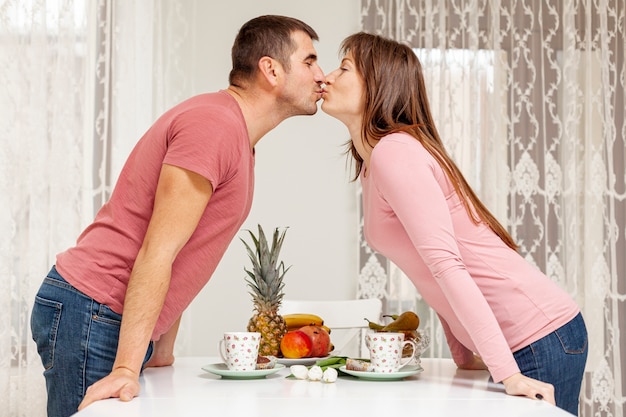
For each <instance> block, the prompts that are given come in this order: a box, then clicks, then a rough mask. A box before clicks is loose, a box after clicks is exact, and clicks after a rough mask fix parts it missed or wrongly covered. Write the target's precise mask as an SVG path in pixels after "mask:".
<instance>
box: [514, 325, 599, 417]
mask: <svg viewBox="0 0 626 417" xmlns="http://www.w3.org/2000/svg"><path fill="white" fill-rule="evenodd" d="M588 349H589V346H588V342H587V328H586V327H585V322H584V320H583V317H582V315H581V314H578V315H577V316H576V317H575V318H573V319H572V320H571V321H570V322H569V323H567V324H565V325H564V326H562V327H561V328H559V329H557V330H555V331H554V332H552V333H550V334H549V335H547V336H545V337H543V338H541V339H539V340H538V341H536V342H534V343H531V344H530V345H529V346H527V347H525V348H523V349H520V350H518V351H517V352H515V353H514V354H513V356H515V360H516V361H517V365H518V366H519V368H520V370H521V371H522V374H524V375H526V376H528V377H530V378H534V379H538V380H540V381H544V382H548V383H550V384H552V385H554V396H555V399H556V405H557V406H558V407H560V408H562V409H564V410H566V411H568V412H570V413H572V414H574V415H578V402H579V398H580V387H581V384H582V379H583V374H584V372H585V364H586V362H587V352H588Z"/></svg>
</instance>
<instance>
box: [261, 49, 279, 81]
mask: <svg viewBox="0 0 626 417" xmlns="http://www.w3.org/2000/svg"><path fill="white" fill-rule="evenodd" d="M281 71H282V67H281V65H280V64H279V63H278V61H276V60H275V59H273V58H270V57H269V56H264V57H262V58H261V59H259V72H260V73H261V74H262V76H263V78H265V79H266V80H267V82H268V83H269V84H270V85H271V86H272V87H274V86H275V85H276V84H277V83H278V76H279V75H280V73H281Z"/></svg>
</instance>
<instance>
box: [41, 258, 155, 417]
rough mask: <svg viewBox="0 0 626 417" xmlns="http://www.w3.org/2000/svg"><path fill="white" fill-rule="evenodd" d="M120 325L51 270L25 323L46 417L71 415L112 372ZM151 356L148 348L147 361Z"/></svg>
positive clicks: (109, 312) (113, 315) (106, 310)
mask: <svg viewBox="0 0 626 417" xmlns="http://www.w3.org/2000/svg"><path fill="white" fill-rule="evenodd" d="M121 320H122V316H121V315H119V314H117V313H115V312H113V311H112V310H111V309H110V308H109V307H107V306H106V305H104V304H100V303H98V302H96V301H94V300H93V299H91V298H89V297H87V296H86V295H84V294H83V293H81V292H80V291H78V290H77V289H76V288H74V287H72V286H71V285H70V284H69V283H67V282H66V281H65V280H64V279H63V278H62V277H61V276H60V275H59V274H58V272H57V271H56V268H54V267H53V268H52V269H51V270H50V272H49V273H48V276H47V277H46V278H45V279H44V281H43V283H42V285H41V287H40V289H39V292H38V293H37V295H36V297H35V303H34V306H33V311H32V315H31V321H30V323H31V332H32V336H33V340H34V341H35V343H36V344H37V351H38V352H39V356H40V357H41V362H42V364H43V366H44V373H43V374H44V377H45V378H46V388H47V391H48V416H49V417H66V416H70V415H72V414H74V413H76V411H77V409H78V405H79V404H80V402H81V401H82V399H83V397H84V395H85V391H86V390H87V388H88V387H89V386H90V385H91V384H93V383H94V382H96V381H98V380H100V379H102V378H103V377H105V376H106V375H108V374H109V373H110V372H111V369H112V368H113V362H114V361H115V354H116V352H117V342H118V339H119V332H120V324H121ZM151 353H152V344H150V347H149V349H148V352H147V354H146V359H145V360H146V361H147V359H148V358H149V357H150V354H151ZM144 363H145V361H144Z"/></svg>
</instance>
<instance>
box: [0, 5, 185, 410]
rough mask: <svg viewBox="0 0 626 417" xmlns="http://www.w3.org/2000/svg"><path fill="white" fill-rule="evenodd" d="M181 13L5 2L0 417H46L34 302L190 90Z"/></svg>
mask: <svg viewBox="0 0 626 417" xmlns="http://www.w3.org/2000/svg"><path fill="white" fill-rule="evenodd" d="M182 4H183V0H176V1H173V0H172V1H166V0H137V1H132V2H127V1H118V0H97V1H90V0H4V1H0V85H1V86H2V93H0V115H1V116H0V139H1V140H2V146H0V171H1V175H0V199H1V204H0V235H1V236H2V238H1V239H0V274H1V276H2V277H3V281H4V284H3V287H2V291H0V304H2V305H3V306H4V308H2V309H0V403H1V404H2V406H1V407H0V416H12V417H14V416H28V417H33V416H43V415H45V390H44V380H43V376H42V371H43V368H42V366H41V362H40V360H39V357H38V355H37V352H36V347H35V346H34V343H33V342H32V340H31V338H30V327H29V317H30V316H29V313H30V308H31V306H32V302H33V297H34V294H35V292H36V291H37V289H38V287H39V285H40V283H41V280H42V279H43V277H44V276H45V273H46V272H47V271H48V269H49V268H50V266H51V265H52V264H53V262H54V259H55V255H56V253H58V252H59V251H61V250H63V249H65V248H67V247H68V246H70V245H72V244H73V243H74V241H75V239H76V237H77V236H78V234H79V233H80V231H81V230H82V229H83V228H84V227H85V226H86V225H87V224H88V223H89V222H90V221H91V220H92V219H93V215H94V213H95V211H96V210H97V209H98V208H99V207H100V205H101V204H102V203H103V202H104V201H105V200H106V199H107V198H108V195H109V193H110V191H111V187H112V184H114V182H115V179H116V177H117V174H118V172H119V170H120V169H121V166H122V164H123V162H124V160H125V159H126V156H127V155H128V152H129V151H130V149H131V148H132V147H133V145H134V144H135V143H136V141H137V140H138V139H139V137H140V136H141V134H142V133H143V132H144V131H145V129H146V128H147V127H148V126H149V125H150V124H151V123H152V122H153V120H154V118H155V117H156V116H158V115H159V114H160V113H161V112H162V111H163V110H164V109H165V108H167V107H169V106H170V105H172V104H173V103H174V102H177V101H179V100H180V99H181V98H182V97H185V96H187V95H188V94H189V91H190V89H191V88H192V87H193V86H192V85H191V84H190V82H188V81H186V79H185V77H181V76H180V74H181V72H183V71H184V65H185V63H184V59H182V58H180V57H181V55H182V54H181V50H180V46H181V44H184V43H185V38H186V36H188V30H189V26H188V24H187V22H186V18H188V17H189V16H193V10H194V7H193V6H194V4H195V1H185V2H184V5H185V8H184V10H185V13H187V14H186V15H183V14H181V10H183V7H182ZM185 16H187V17H185Z"/></svg>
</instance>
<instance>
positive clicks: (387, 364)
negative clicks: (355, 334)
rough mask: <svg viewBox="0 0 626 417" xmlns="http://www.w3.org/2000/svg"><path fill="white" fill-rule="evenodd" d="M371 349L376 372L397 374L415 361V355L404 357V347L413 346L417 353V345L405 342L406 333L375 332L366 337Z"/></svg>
mask: <svg viewBox="0 0 626 417" xmlns="http://www.w3.org/2000/svg"><path fill="white" fill-rule="evenodd" d="M366 344H367V346H368V347H369V352H370V362H371V364H372V368H373V369H374V372H382V373H392V372H397V371H398V370H399V369H400V368H402V367H403V366H404V365H406V364H407V363H409V362H410V361H411V360H412V359H413V355H411V356H409V357H405V358H403V357H402V350H403V349H404V346H406V345H411V346H412V347H413V352H415V349H416V345H415V342H414V341H412V340H404V333H388V332H375V333H368V334H367V335H366Z"/></svg>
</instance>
